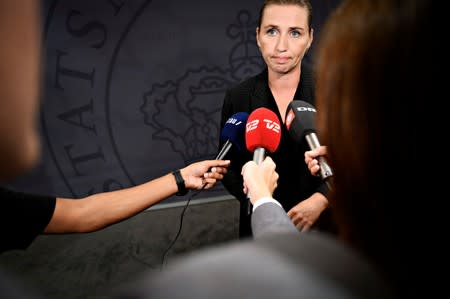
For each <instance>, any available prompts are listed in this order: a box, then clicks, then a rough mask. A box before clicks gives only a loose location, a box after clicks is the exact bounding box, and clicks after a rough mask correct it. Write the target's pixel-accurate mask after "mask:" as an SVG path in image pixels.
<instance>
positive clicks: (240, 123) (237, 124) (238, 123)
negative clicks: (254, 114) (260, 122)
mask: <svg viewBox="0 0 450 299" xmlns="http://www.w3.org/2000/svg"><path fill="white" fill-rule="evenodd" d="M247 119H248V113H246V112H237V113H235V114H233V115H232V116H231V117H230V118H229V119H228V120H227V122H226V123H225V125H224V126H223V129H222V132H221V133H220V140H221V141H222V142H226V141H227V140H229V141H230V142H231V143H232V144H233V146H234V147H236V149H237V150H238V151H242V150H243V149H244V142H245V141H244V139H245V137H244V131H245V124H246V123H247Z"/></svg>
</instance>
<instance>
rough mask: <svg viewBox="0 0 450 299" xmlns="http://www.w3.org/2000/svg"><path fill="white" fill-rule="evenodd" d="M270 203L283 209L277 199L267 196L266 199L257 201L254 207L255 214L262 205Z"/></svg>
mask: <svg viewBox="0 0 450 299" xmlns="http://www.w3.org/2000/svg"><path fill="white" fill-rule="evenodd" d="M269 202H272V203H274V204H277V205H279V206H280V207H281V208H283V206H282V205H281V204H280V203H279V202H278V201H277V200H275V199H274V198H272V197H269V196H266V197H262V198H260V199H258V200H257V201H256V203H255V204H254V205H253V212H254V211H255V210H256V208H257V207H259V206H260V205H263V204H265V203H269Z"/></svg>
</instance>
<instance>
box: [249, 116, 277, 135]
mask: <svg viewBox="0 0 450 299" xmlns="http://www.w3.org/2000/svg"><path fill="white" fill-rule="evenodd" d="M263 122H264V123H265V124H266V129H268V130H270V131H274V132H275V133H280V124H279V123H277V122H276V121H273V120H270V119H263ZM258 125H259V119H255V120H252V121H250V122H249V123H248V124H246V132H247V133H248V132H250V131H253V130H255V129H256V128H258Z"/></svg>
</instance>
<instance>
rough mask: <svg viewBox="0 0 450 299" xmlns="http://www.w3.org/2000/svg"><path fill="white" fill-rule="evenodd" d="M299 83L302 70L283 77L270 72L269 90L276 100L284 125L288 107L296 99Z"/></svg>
mask: <svg viewBox="0 0 450 299" xmlns="http://www.w3.org/2000/svg"><path fill="white" fill-rule="evenodd" d="M299 82H300V69H298V72H291V73H288V74H281V75H280V74H276V73H273V72H272V73H271V72H269V88H270V91H271V92H272V95H273V97H274V99H275V102H276V104H277V107H278V110H279V112H280V115H281V118H282V121H283V123H284V118H285V114H286V110H287V106H288V105H289V103H290V102H291V101H292V100H293V99H294V96H295V93H296V91H297V87H298V84H299Z"/></svg>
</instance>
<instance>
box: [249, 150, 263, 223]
mask: <svg viewBox="0 0 450 299" xmlns="http://www.w3.org/2000/svg"><path fill="white" fill-rule="evenodd" d="M265 157H266V149H265V148H263V147H257V148H256V149H255V151H254V152H253V161H254V162H255V163H256V164H258V165H259V164H261V163H262V162H263V161H264V158H265ZM252 210H253V205H252V202H251V201H250V198H247V215H250V214H251V213H252Z"/></svg>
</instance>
